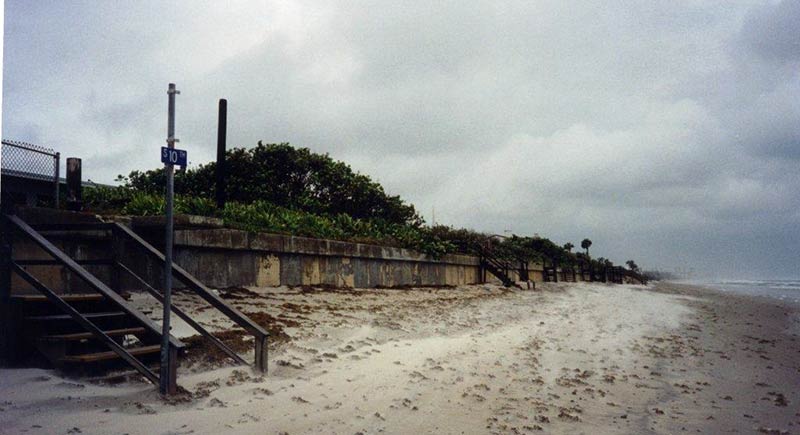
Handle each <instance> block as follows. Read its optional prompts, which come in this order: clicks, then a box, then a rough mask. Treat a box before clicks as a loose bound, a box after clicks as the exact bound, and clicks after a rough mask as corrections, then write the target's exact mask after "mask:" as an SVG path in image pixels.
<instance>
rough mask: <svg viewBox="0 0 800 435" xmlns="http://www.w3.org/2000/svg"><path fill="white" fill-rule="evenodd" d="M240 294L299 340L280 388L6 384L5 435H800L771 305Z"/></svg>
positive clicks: (4, 375)
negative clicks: (163, 393)
mask: <svg viewBox="0 0 800 435" xmlns="http://www.w3.org/2000/svg"><path fill="white" fill-rule="evenodd" d="M221 292H222V293H223V295H224V294H226V291H225V290H222V291H221ZM234 296H235V297H232V298H231V299H230V300H231V301H233V302H234V303H235V304H236V305H237V307H239V308H240V309H242V310H244V311H248V312H256V311H259V312H263V313H266V314H268V315H269V316H271V318H273V319H274V321H275V322H276V323H278V324H279V326H280V328H281V329H280V330H281V331H282V333H284V334H285V335H286V340H285V341H283V342H281V343H278V344H277V348H274V349H272V352H271V356H270V361H269V363H270V373H269V375H268V376H266V377H261V376H258V375H256V374H255V373H252V372H251V370H250V369H248V368H241V367H238V368H237V367H227V366H225V367H220V368H215V369H210V370H209V369H208V366H207V365H202V364H200V365H197V364H196V365H193V366H188V367H182V368H181V370H180V374H179V383H180V384H181V385H182V386H183V387H184V388H186V389H187V390H188V391H189V392H190V393H189V394H188V395H187V396H186V397H183V398H182V399H180V400H175V401H171V402H169V403H165V402H164V401H162V400H161V399H160V398H159V397H158V395H157V394H156V393H155V390H154V388H153V387H152V386H151V385H149V384H147V383H137V382H132V383H126V384H122V385H117V386H108V385H94V384H88V383H86V382H82V381H81V380H74V379H65V378H61V377H60V376H59V374H58V373H57V372H53V371H49V370H41V369H0V393H2V394H0V395H2V396H4V397H5V398H4V399H3V401H2V403H0V433H21V432H27V433H67V432H68V431H70V430H73V429H77V430H80V431H81V432H82V433H109V432H113V433H123V432H127V433H219V432H222V431H226V432H231V433H276V434H277V433H289V434H296V433H341V434H353V433H364V434H367V433H378V432H383V433H414V432H418V433H431V432H437V433H456V434H458V433H542V432H541V431H544V432H545V433H678V432H684V431H686V432H696V431H699V432H703V433H708V432H714V433H726V432H759V431H760V432H763V433H776V434H780V433H800V392H799V391H798V388H797V386H798V385H800V337H798V334H797V333H796V332H794V328H796V326H797V322H796V317H797V316H798V314H799V313H800V311H797V310H794V309H792V307H787V306H781V305H780V304H776V303H773V302H772V301H763V300H759V299H757V298H754V297H749V296H741V295H734V294H730V293H724V292H720V291H718V290H714V289H705V288H700V287H697V286H689V285H684V284H672V283H657V284H654V285H651V286H647V287H644V286H635V285H603V284H585V283H578V284H572V283H569V284H567V283H561V284H545V285H540V286H537V290H536V291H518V290H515V291H509V290H506V289H503V288H501V287H497V286H492V285H476V286H462V287H459V288H457V289H410V290H409V289H404V290H386V289H369V290H360V289H359V290H352V289H350V290H332V289H327V290H326V289H320V290H315V291H308V290H307V289H306V290H303V289H289V288H275V289H267V288H250V289H248V290H245V291H240V292H238V293H236V294H235V295H234ZM206 324H207V325H208V326H209V327H215V328H218V329H224V328H225V325H224V324H221V323H220V322H219V321H218V319H214V318H210V317H209V318H207V319H206ZM73 433H76V431H75V430H73Z"/></svg>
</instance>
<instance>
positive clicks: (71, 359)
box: [60, 344, 161, 363]
mask: <svg viewBox="0 0 800 435" xmlns="http://www.w3.org/2000/svg"><path fill="white" fill-rule="evenodd" d="M127 350H128V353H130V354H131V355H133V356H139V355H149V354H153V353H158V352H160V351H161V346H160V345H158V344H154V345H152V346H142V347H134V348H131V349H127ZM116 358H119V355H117V353H116V352H114V351H113V350H109V351H108V352H97V353H85V354H82V355H67V356H64V357H61V358H60V361H61V362H63V363H90V362H98V361H107V360H112V359H116Z"/></svg>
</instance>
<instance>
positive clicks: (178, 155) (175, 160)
mask: <svg viewBox="0 0 800 435" xmlns="http://www.w3.org/2000/svg"><path fill="white" fill-rule="evenodd" d="M161 163H164V164H166V165H172V166H175V165H178V166H186V150H179V149H177V148H167V147H161Z"/></svg>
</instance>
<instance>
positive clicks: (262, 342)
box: [255, 335, 269, 374]
mask: <svg viewBox="0 0 800 435" xmlns="http://www.w3.org/2000/svg"><path fill="white" fill-rule="evenodd" d="M268 338H269V337H268V336H266V335H265V336H263V337H255V341H256V349H255V351H256V352H255V353H256V364H255V365H256V370H258V371H259V372H261V373H265V374H266V373H267V365H268V361H267V357H268V353H267V352H268V351H267V339H268Z"/></svg>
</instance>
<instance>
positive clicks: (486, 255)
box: [472, 243, 520, 288]
mask: <svg viewBox="0 0 800 435" xmlns="http://www.w3.org/2000/svg"><path fill="white" fill-rule="evenodd" d="M472 249H473V251H474V252H475V253H476V254H477V255H478V257H479V258H480V265H481V268H482V269H483V270H485V271H488V272H489V273H491V274H492V275H494V276H495V277H497V279H499V280H500V282H502V283H503V285H504V286H505V287H517V288H520V286H519V285H517V283H516V282H514V280H513V279H511V277H510V276H509V271H510V270H511V269H513V268H512V267H511V265H510V264H509V263H508V262H506V261H504V260H502V259H500V258H499V257H498V256H497V255H495V254H494V252H492V250H491V249H489V248H487V247H485V246H483V245H481V244H478V243H476V244H475V245H473V248H472Z"/></svg>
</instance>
